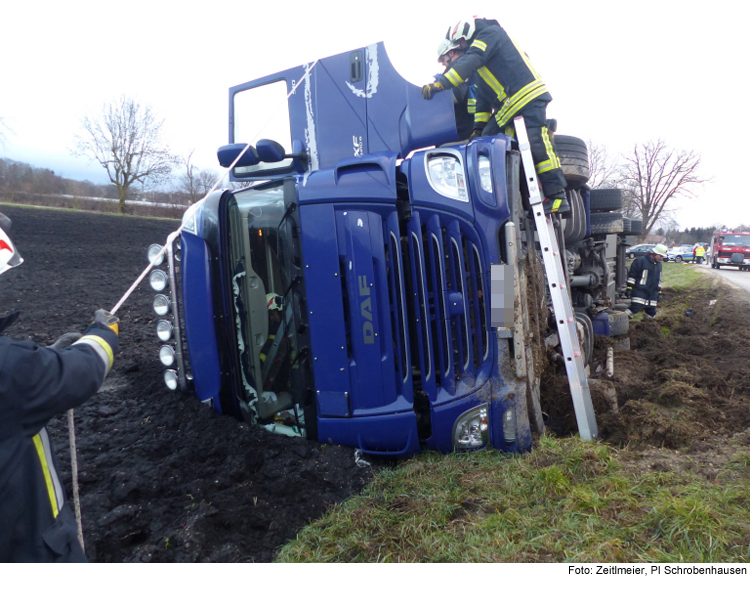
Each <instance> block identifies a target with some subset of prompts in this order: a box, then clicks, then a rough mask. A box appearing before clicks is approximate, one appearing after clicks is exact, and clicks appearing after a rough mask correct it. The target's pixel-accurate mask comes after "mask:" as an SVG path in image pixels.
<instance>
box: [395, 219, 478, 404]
mask: <svg viewBox="0 0 750 591" xmlns="http://www.w3.org/2000/svg"><path fill="white" fill-rule="evenodd" d="M419 218H420V216H419V214H418V213H416V212H415V213H414V214H413V216H412V219H411V221H410V222H409V223H408V226H407V232H408V234H407V236H408V237H402V238H401V239H400V240H399V239H397V237H396V235H395V234H394V233H393V232H392V231H390V230H388V231H387V242H388V248H387V249H386V251H387V257H386V266H387V268H388V276H389V278H390V285H389V298H390V309H391V323H392V327H393V335H394V346H395V348H396V350H397V352H398V354H397V355H394V362H395V363H396V371H397V373H398V374H399V375H401V376H402V379H404V380H406V379H407V377H408V373H407V372H408V369H409V365H408V361H409V359H411V365H412V367H411V371H412V377H413V378H414V388H415V389H421V390H424V391H426V392H427V393H428V394H429V395H430V397H431V398H435V397H437V389H438V388H439V387H443V388H444V389H445V390H447V391H448V392H451V393H453V392H455V385H456V382H458V381H459V380H469V381H472V380H473V378H474V377H476V375H477V371H478V369H479V368H480V366H481V365H482V364H483V363H484V362H485V361H486V360H487V358H488V355H489V339H488V330H487V322H486V320H487V317H486V314H487V312H486V304H487V303H486V301H485V295H484V294H485V293H486V281H487V279H486V273H485V269H484V267H483V264H482V256H481V251H480V245H479V241H478V239H476V237H475V236H472V235H470V231H469V230H468V228H467V227H462V226H461V225H459V224H458V223H456V222H455V220H453V221H448V222H447V223H443V221H442V219H441V217H440V216H438V215H432V216H429V218H427V219H426V220H425V223H421V222H420V219H419ZM399 246H400V247H401V248H399ZM401 277H403V281H401Z"/></svg>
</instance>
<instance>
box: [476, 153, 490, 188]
mask: <svg viewBox="0 0 750 591" xmlns="http://www.w3.org/2000/svg"><path fill="white" fill-rule="evenodd" d="M479 184H480V185H481V186H482V189H483V190H484V191H487V193H492V167H491V166H490V159H489V158H488V157H487V156H485V155H483V154H480V155H479Z"/></svg>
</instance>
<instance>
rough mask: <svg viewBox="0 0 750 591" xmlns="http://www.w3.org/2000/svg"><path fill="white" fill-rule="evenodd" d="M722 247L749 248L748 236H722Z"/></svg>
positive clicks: (749, 236) (749, 237)
mask: <svg viewBox="0 0 750 591" xmlns="http://www.w3.org/2000/svg"><path fill="white" fill-rule="evenodd" d="M722 243H723V244H724V246H750V234H748V235H744V234H724V236H723V241H722Z"/></svg>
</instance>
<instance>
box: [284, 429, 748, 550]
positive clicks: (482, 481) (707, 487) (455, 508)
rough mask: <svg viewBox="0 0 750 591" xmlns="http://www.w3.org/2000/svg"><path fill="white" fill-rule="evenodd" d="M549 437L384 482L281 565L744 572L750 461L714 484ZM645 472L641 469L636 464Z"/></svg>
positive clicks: (318, 526) (428, 458) (345, 507)
mask: <svg viewBox="0 0 750 591" xmlns="http://www.w3.org/2000/svg"><path fill="white" fill-rule="evenodd" d="M633 453H634V452H629V451H628V450H617V449H614V448H612V447H609V446H607V445H604V444H601V443H589V442H584V441H581V440H580V439H578V438H571V439H555V438H553V437H549V436H545V437H543V438H541V440H540V441H539V442H538V444H537V445H536V447H535V449H534V450H533V451H532V452H531V453H529V454H526V455H523V456H509V455H504V454H501V453H498V452H494V451H484V452H479V453H473V454H452V455H449V456H441V455H438V454H425V455H421V456H418V457H415V458H412V459H410V460H408V461H406V462H405V463H403V464H402V465H400V466H398V467H396V468H393V469H389V470H386V471H384V472H382V473H381V474H380V475H379V476H378V477H377V478H376V479H375V480H374V481H373V482H372V483H371V484H370V485H369V487H368V488H367V489H365V491H364V492H363V494H361V495H360V496H358V497H354V498H351V499H349V500H348V501H346V502H345V503H343V504H342V505H341V506H338V507H335V508H334V509H333V510H331V511H330V512H329V513H328V514H327V515H325V516H324V517H323V518H322V519H320V520H319V521H317V522H315V523H312V524H310V525H309V526H308V527H306V528H305V529H303V530H302V531H301V532H300V534H299V535H298V537H297V540H295V541H293V542H291V543H290V544H288V545H287V546H285V547H284V548H283V549H282V551H281V552H280V554H279V555H278V557H277V561H279V562H451V563H453V562H641V561H646V562H745V561H748V559H750V554H749V552H750V548H749V547H748V545H749V544H750V526H749V525H748V524H750V510H749V509H748V507H750V504H749V503H748V501H750V486H748V485H750V470H748V466H749V463H748V462H749V461H750V460H749V459H748V454H747V452H741V451H738V452H737V454H736V455H735V457H734V459H733V461H731V462H729V463H727V464H726V466H725V467H724V468H723V469H722V470H721V471H720V472H719V473H718V476H716V478H715V480H714V481H713V482H707V481H706V478H705V476H701V475H699V474H697V473H693V472H691V471H689V470H687V471H680V472H679V473H676V472H669V471H648V470H647V471H645V472H644V471H643V470H642V467H629V466H631V465H632V464H631V462H628V461H621V460H627V459H628V458H629V457H630V455H631V454H633ZM633 466H635V465H633Z"/></svg>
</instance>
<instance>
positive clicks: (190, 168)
mask: <svg viewBox="0 0 750 591" xmlns="http://www.w3.org/2000/svg"><path fill="white" fill-rule="evenodd" d="M194 153H195V150H191V151H190V154H188V155H187V157H183V158H182V159H181V162H180V163H181V164H182V166H184V167H185V172H184V173H183V175H182V176H181V177H180V189H182V190H183V191H185V193H187V194H188V201H189V202H190V203H195V202H196V201H197V200H198V192H199V191H200V189H199V188H198V179H196V172H198V168H197V167H196V166H195V164H193V163H192V162H191V160H192V159H193V154H194Z"/></svg>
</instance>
